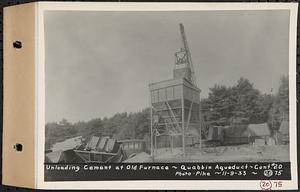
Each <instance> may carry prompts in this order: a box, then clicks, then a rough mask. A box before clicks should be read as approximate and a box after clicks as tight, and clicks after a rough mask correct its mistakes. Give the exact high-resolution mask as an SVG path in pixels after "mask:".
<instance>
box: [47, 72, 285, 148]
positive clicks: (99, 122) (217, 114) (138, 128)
mask: <svg viewBox="0 0 300 192" xmlns="http://www.w3.org/2000/svg"><path fill="white" fill-rule="evenodd" d="M288 115H289V83H288V76H282V77H281V79H280V85H279V88H278V90H275V91H274V90H273V91H271V90H270V93H261V92H260V91H259V90H257V89H256V88H255V87H254V86H253V84H252V83H251V82H250V81H249V80H248V79H246V78H240V79H239V80H238V81H237V83H236V84H235V85H233V86H225V85H217V84H216V85H214V86H213V87H212V88H210V89H209V95H208V97H207V98H205V99H202V100H201V119H202V121H203V122H204V123H205V124H206V125H208V126H214V125H217V126H218V125H219V126H225V125H231V124H233V123H241V124H258V123H266V122H267V123H268V124H269V127H270V128H271V129H272V130H277V129H279V126H280V123H281V121H282V120H288ZM45 128H46V132H45V134H46V135H45V137H46V149H49V148H50V147H51V146H52V145H53V144H54V143H56V142H61V141H63V140H65V139H68V138H72V137H75V136H80V135H81V136H83V138H85V139H86V140H89V139H90V138H91V137H92V136H93V135H110V136H112V137H114V138H116V139H119V140H121V139H149V134H150V133H149V129H150V109H149V108H146V109H144V110H142V111H140V112H136V113H117V114H115V115H114V116H112V117H110V118H102V119H101V118H95V119H91V120H89V121H79V122H76V123H71V122H68V121H67V120H66V119H62V120H61V121H60V122H50V123H47V124H46V127H45Z"/></svg>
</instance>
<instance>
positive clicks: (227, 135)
mask: <svg viewBox="0 0 300 192" xmlns="http://www.w3.org/2000/svg"><path fill="white" fill-rule="evenodd" d="M223 135H224V137H223V138H224V139H223V142H221V143H222V144H223V145H240V144H248V143H250V142H251V133H250V130H249V129H248V126H247V125H246V124H234V125H231V126H225V127H224V130H223Z"/></svg>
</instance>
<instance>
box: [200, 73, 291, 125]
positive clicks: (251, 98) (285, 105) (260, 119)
mask: <svg viewBox="0 0 300 192" xmlns="http://www.w3.org/2000/svg"><path fill="white" fill-rule="evenodd" d="M288 85H289V83H288V76H282V77H281V79H280V83H279V88H278V90H277V91H276V90H275V91H274V90H270V93H261V92H260V91H259V90H257V89H256V88H255V87H254V86H253V84H252V83H251V82H250V81H249V80H248V79H246V78H240V79H239V80H238V81H237V83H236V84H235V85H234V86H225V85H214V87H212V88H210V89H209V96H208V98H206V99H203V100H201V107H202V118H203V121H204V122H205V123H206V124H208V125H216V126H218V125H219V126H225V125H231V124H259V123H268V124H269V127H270V128H271V129H272V130H278V129H279V126H280V123H281V121H282V120H288V115H289V87H288Z"/></svg>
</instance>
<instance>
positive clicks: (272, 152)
mask: <svg viewBox="0 0 300 192" xmlns="http://www.w3.org/2000/svg"><path fill="white" fill-rule="evenodd" d="M44 31H45V34H44V37H45V120H46V122H45V123H46V124H45V163H46V164H47V163H48V164H49V167H46V168H45V170H46V174H47V170H48V169H49V170H51V169H57V167H55V168H54V167H51V164H55V165H56V166H57V165H59V164H64V165H66V164H68V163H70V164H85V165H86V166H87V167H89V165H95V164H97V163H99V164H101V165H103V164H111V163H118V164H119V163H164V164H168V163H199V162H201V163H218V162H223V163H226V162H231V163H232V162H234V163H239V162H252V163H253V162H261V163H268V162H290V152H289V151H290V134H296V133H290V132H289V130H290V126H289V125H290V123H289V34H290V11H289V10H283V9H282V10H280V9H278V10H213V11H154V12H153V11H65V10H60V11H45V12H44ZM95 167H96V166H94V167H93V168H95ZM98 168H99V167H98ZM61 169H64V168H61ZM68 169H69V168H68ZM70 169H72V168H70ZM74 169H76V168H74ZM265 175H266V174H265Z"/></svg>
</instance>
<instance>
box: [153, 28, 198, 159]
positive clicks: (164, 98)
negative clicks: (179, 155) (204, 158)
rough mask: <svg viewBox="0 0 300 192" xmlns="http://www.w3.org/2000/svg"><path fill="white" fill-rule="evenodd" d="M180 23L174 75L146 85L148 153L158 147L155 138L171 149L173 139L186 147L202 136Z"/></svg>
mask: <svg viewBox="0 0 300 192" xmlns="http://www.w3.org/2000/svg"><path fill="white" fill-rule="evenodd" d="M179 26H180V33H181V38H182V47H181V48H180V51H178V52H176V53H175V64H174V69H173V78H172V79H169V80H165V81H161V82H157V83H151V84H150V85H149V88H150V95H151V130H150V131H151V154H152V155H155V154H156V151H157V149H158V148H159V146H158V145H159V143H161V142H158V139H160V138H161V140H163V141H164V142H163V143H165V144H166V143H168V144H167V145H165V146H164V147H166V146H168V147H171V149H172V148H173V145H174V140H176V141H177V142H175V143H177V147H178V141H179V143H180V145H179V146H180V147H182V152H183V155H185V150H186V149H185V148H186V146H188V145H192V144H193V143H195V142H196V143H197V142H198V143H199V142H200V138H201V123H200V92H201V90H200V89H199V88H198V87H197V85H196V79H195V74H194V68H193V64H192V59H191V54H190V51H189V47H188V43H187V39H186V35H185V32H184V27H183V25H182V24H180V25H179Z"/></svg>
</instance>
